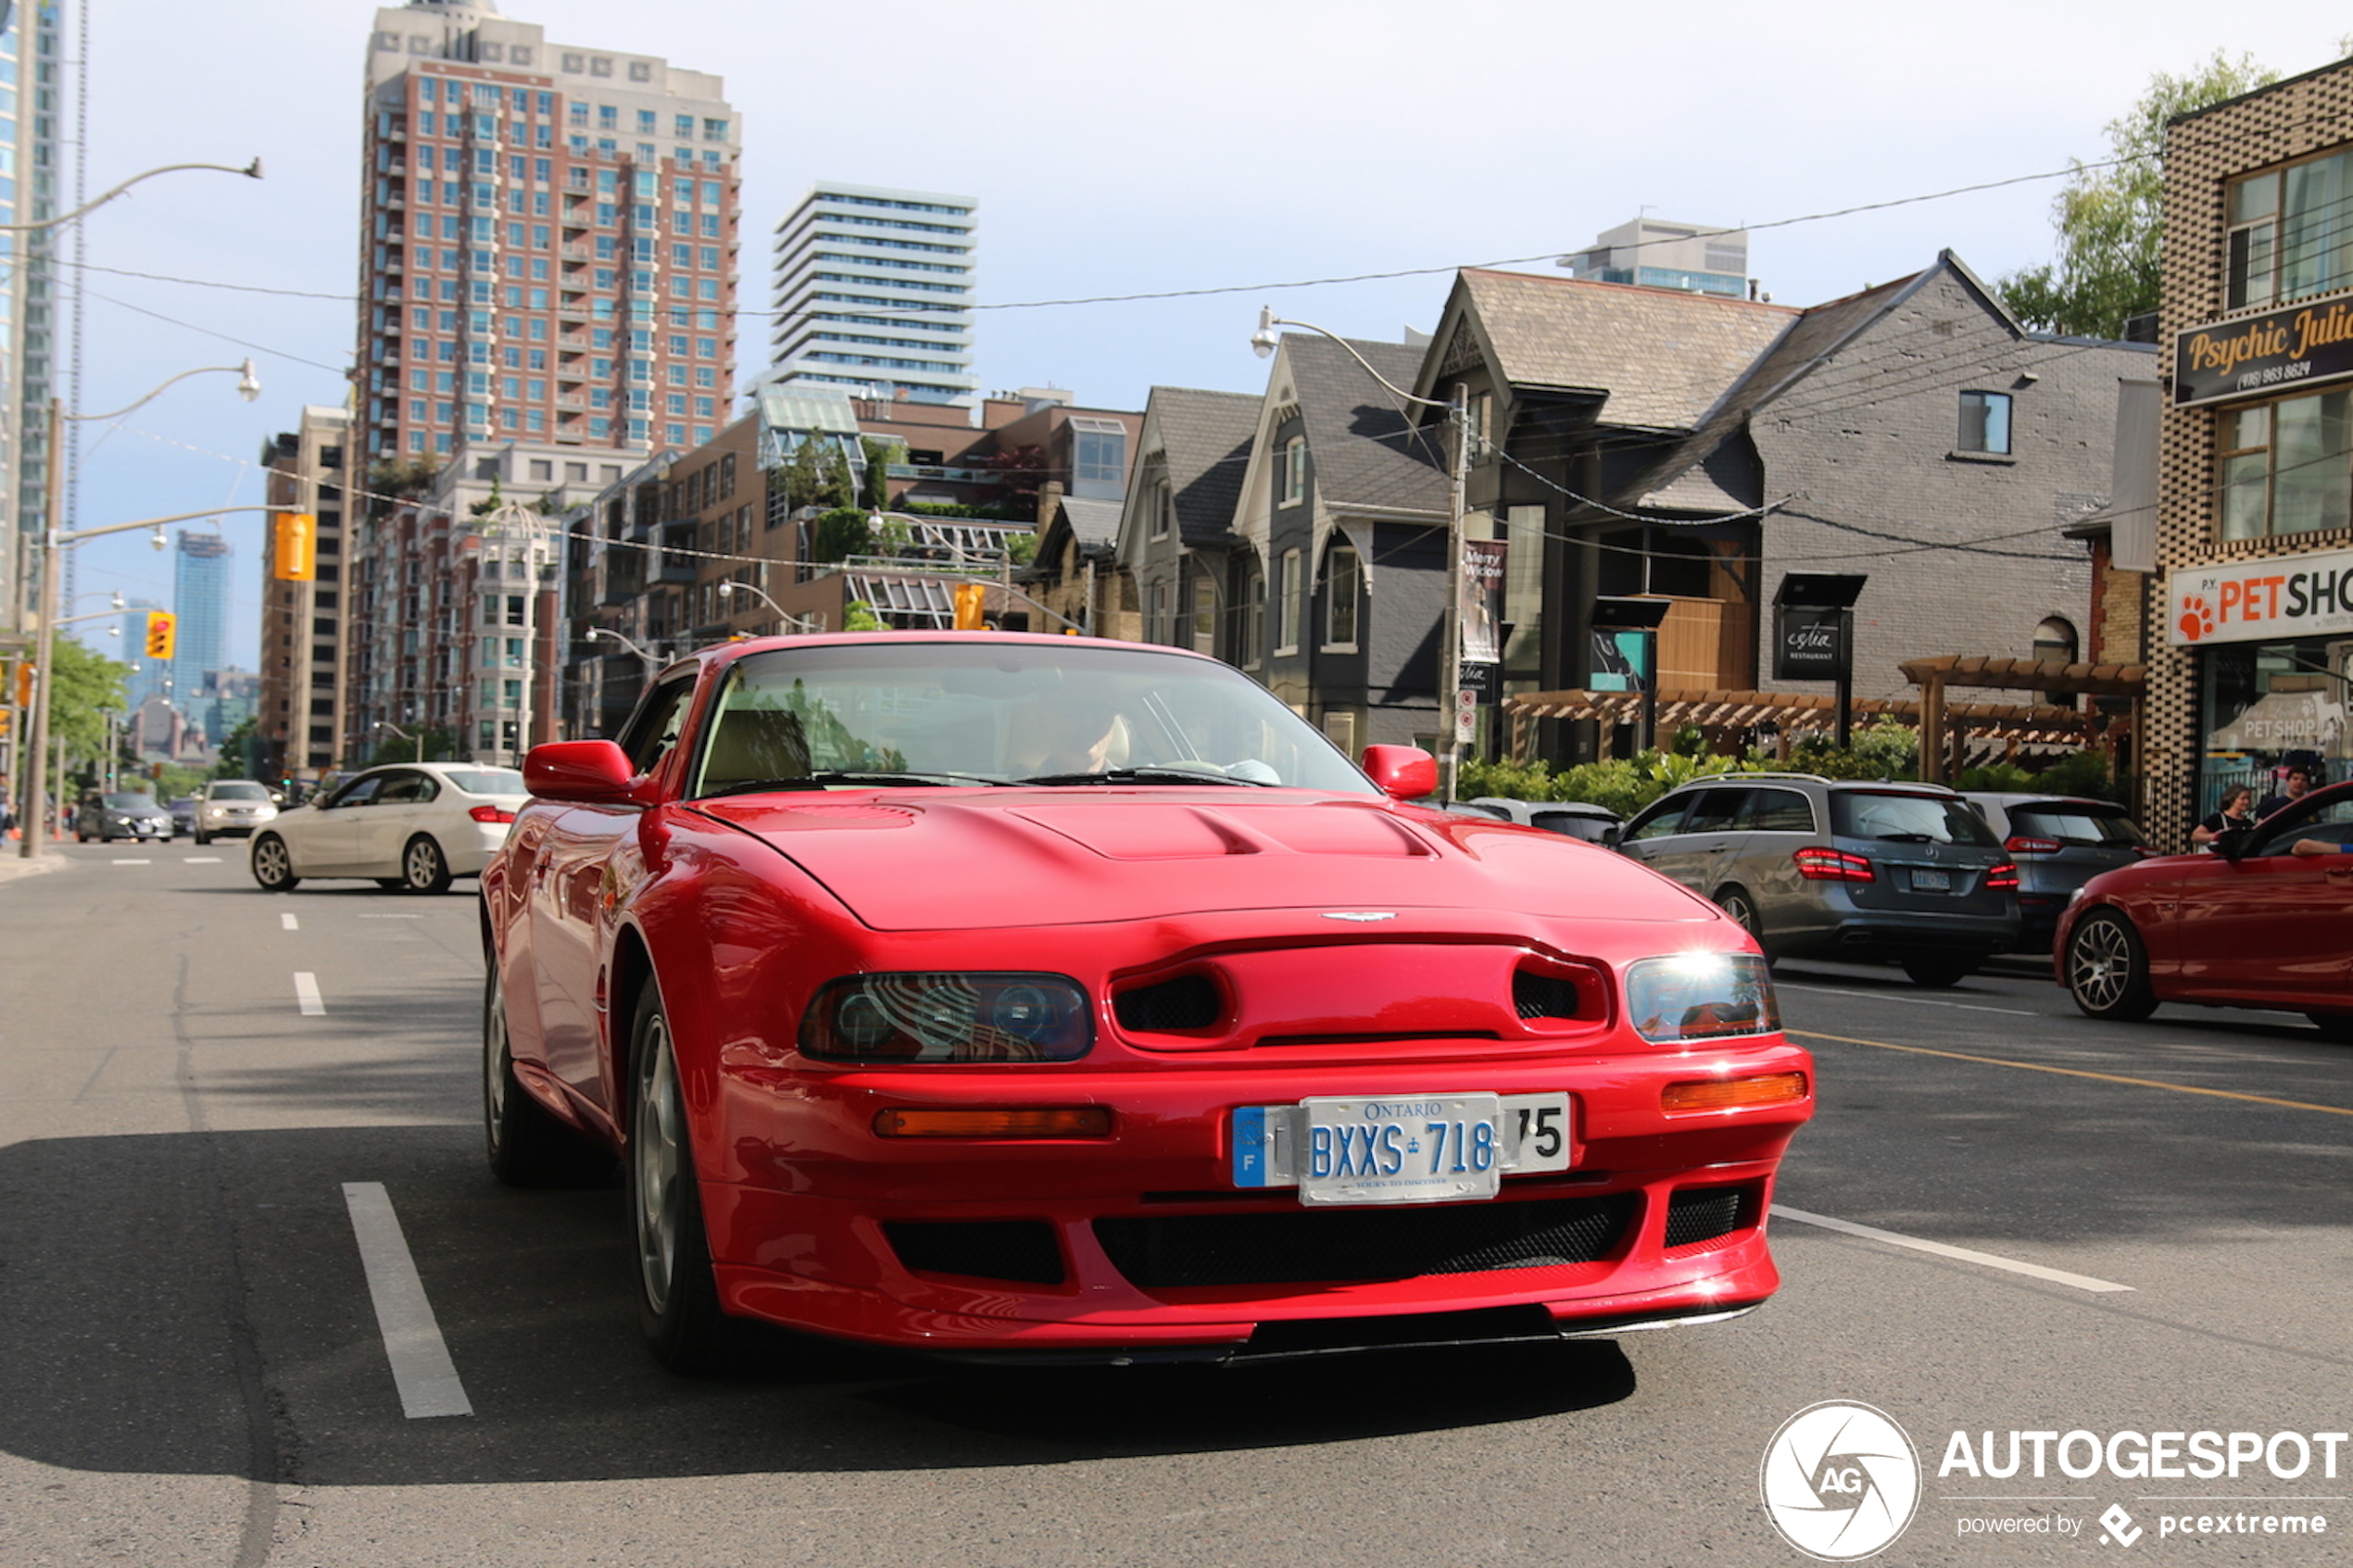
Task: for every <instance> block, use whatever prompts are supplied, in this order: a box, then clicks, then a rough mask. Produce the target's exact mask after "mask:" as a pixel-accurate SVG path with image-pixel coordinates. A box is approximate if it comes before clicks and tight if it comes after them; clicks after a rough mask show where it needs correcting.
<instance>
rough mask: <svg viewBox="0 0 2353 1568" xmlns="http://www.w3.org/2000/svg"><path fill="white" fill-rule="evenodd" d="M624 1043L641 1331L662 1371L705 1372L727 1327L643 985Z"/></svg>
mask: <svg viewBox="0 0 2353 1568" xmlns="http://www.w3.org/2000/svg"><path fill="white" fill-rule="evenodd" d="M629 1037H630V1053H629V1060H630V1064H631V1073H630V1078H631V1085H632V1086H631V1093H630V1097H629V1098H630V1108H629V1157H628V1172H629V1215H630V1226H631V1231H632V1234H633V1237H634V1239H635V1243H636V1251H637V1317H638V1322H639V1323H640V1325H641V1326H642V1327H643V1328H644V1330H645V1335H646V1344H647V1346H648V1348H650V1349H651V1350H652V1351H653V1354H654V1359H655V1360H656V1361H660V1362H661V1364H662V1365H663V1366H665V1367H668V1368H669V1369H670V1370H671V1371H673V1372H678V1373H690V1374H691V1373H704V1372H710V1371H712V1370H714V1368H715V1367H716V1365H717V1363H718V1361H719V1360H720V1353H721V1350H722V1347H723V1344H724V1332H725V1329H726V1319H725V1317H724V1315H723V1314H722V1313H721V1311H719V1286H718V1282H717V1280H716V1279H714V1278H713V1277H712V1274H711V1242H710V1240H709V1239H708V1237H707V1236H705V1235H704V1232H703V1223H702V1199H701V1197H700V1195H699V1194H698V1192H697V1191H696V1186H695V1156H694V1149H693V1148H692V1147H691V1145H690V1143H689V1140H688V1138H687V1135H686V1099H685V1097H683V1096H682V1095H681V1094H680V1093H679V1091H678V1059H677V1057H676V1055H675V1053H673V1050H672V1049H671V1043H670V1022H669V1020H668V1019H667V1018H666V1017H665V1016H664V1015H663V1013H662V1009H661V996H660V994H659V993H658V992H656V990H655V989H654V987H653V985H651V984H650V983H648V985H647V986H646V989H645V991H644V992H643V994H641V995H640V996H639V997H638V998H637V1012H636V1021H635V1023H634V1025H633V1026H632V1027H631V1029H630V1031H629Z"/></svg>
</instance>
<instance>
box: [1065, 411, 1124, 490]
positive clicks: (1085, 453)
mask: <svg viewBox="0 0 2353 1568" xmlns="http://www.w3.org/2000/svg"><path fill="white" fill-rule="evenodd" d="M1070 430H1071V458H1070V493H1071V494H1072V495H1085V496H1089V497H1092V498H1095V499H1099V500H1114V499H1116V498H1118V496H1120V495H1122V494H1124V493H1125V492H1126V488H1127V427H1126V425H1124V424H1121V423H1120V422H1119V421H1118V420H1101V419H1089V418H1086V417H1084V416H1074V417H1073V418H1072V420H1071V421H1070Z"/></svg>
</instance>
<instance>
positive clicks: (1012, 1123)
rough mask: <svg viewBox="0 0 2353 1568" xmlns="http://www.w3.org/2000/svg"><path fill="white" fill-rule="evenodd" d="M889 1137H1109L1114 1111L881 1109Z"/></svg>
mask: <svg viewBox="0 0 2353 1568" xmlns="http://www.w3.org/2000/svg"><path fill="white" fill-rule="evenodd" d="M875 1135H877V1136H879V1137H886V1138H1107V1137H1109V1136H1111V1111H1110V1110H1108V1109H1106V1108H1105V1107H1103V1106H1100V1105H1075V1106H1069V1107H1066V1108H1063V1109H1059V1110H906V1109H900V1110H878V1111H876V1112H875Z"/></svg>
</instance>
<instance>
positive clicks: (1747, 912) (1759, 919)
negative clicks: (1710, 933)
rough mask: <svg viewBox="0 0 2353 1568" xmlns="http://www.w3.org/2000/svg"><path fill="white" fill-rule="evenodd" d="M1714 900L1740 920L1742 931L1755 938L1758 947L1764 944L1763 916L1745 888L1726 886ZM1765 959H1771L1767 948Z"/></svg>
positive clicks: (1734, 918)
mask: <svg viewBox="0 0 2353 1568" xmlns="http://www.w3.org/2000/svg"><path fill="white" fill-rule="evenodd" d="M1716 902H1717V904H1718V906H1720V907H1721V908H1722V909H1723V911H1724V912H1725V913H1726V914H1728V915H1730V916H1731V917H1732V919H1733V920H1735V921H1737V922H1740V928H1741V929H1742V930H1743V931H1745V932H1747V933H1748V934H1749V935H1751V936H1754V937H1755V938H1756V945H1757V946H1758V947H1764V946H1765V923H1764V917H1763V916H1761V915H1759V914H1758V913H1757V912H1756V900H1755V899H1754V898H1752V897H1749V896H1748V889H1747V888H1745V887H1727V888H1725V889H1724V890H1723V891H1722V892H1720V893H1718V894H1717V895H1716ZM1765 961H1766V962H1767V963H1768V964H1769V963H1771V962H1772V961H1773V955H1772V953H1771V952H1770V951H1769V950H1768V951H1767V953H1766V955H1765Z"/></svg>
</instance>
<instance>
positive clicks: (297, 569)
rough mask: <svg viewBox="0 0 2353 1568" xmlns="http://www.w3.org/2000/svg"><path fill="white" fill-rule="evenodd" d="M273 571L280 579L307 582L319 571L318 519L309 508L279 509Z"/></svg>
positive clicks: (276, 515)
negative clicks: (305, 509)
mask: <svg viewBox="0 0 2353 1568" xmlns="http://www.w3.org/2000/svg"><path fill="white" fill-rule="evenodd" d="M275 517H276V520H277V535H276V538H275V540H274V541H273V543H274V545H275V546H276V547H275V548H274V549H273V550H272V551H271V564H270V575H271V576H272V577H274V578H276V579H277V580H278V581H279V582H281V583H308V582H310V581H311V580H312V579H313V578H316V577H317V576H318V575H319V520H318V518H317V517H315V516H313V515H312V514H311V513H309V512H279V513H276V514H275Z"/></svg>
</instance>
